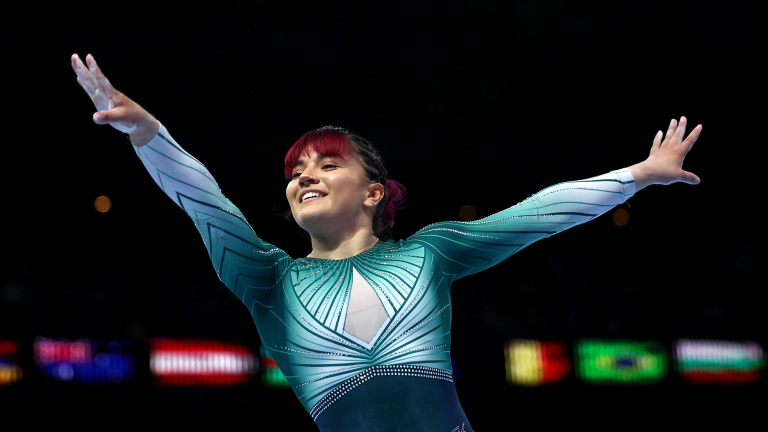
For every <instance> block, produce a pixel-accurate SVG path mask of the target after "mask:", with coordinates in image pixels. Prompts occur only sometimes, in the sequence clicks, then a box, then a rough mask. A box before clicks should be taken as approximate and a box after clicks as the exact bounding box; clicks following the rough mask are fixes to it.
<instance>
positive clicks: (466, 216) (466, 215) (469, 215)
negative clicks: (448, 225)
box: [459, 204, 477, 222]
mask: <svg viewBox="0 0 768 432" xmlns="http://www.w3.org/2000/svg"><path fill="white" fill-rule="evenodd" d="M475 218H477V210H476V209H475V207H474V206H471V205H469V204H467V205H465V206H462V207H461V208H460V209H459V219H461V220H463V221H465V222H466V221H473V220H475Z"/></svg>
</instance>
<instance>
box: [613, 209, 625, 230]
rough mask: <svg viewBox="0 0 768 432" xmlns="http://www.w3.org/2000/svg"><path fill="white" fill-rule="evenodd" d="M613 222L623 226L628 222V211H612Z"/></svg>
mask: <svg viewBox="0 0 768 432" xmlns="http://www.w3.org/2000/svg"><path fill="white" fill-rule="evenodd" d="M613 223H615V224H616V226H624V225H626V224H628V223H629V212H628V211H626V210H624V209H618V210H616V211H615V212H613Z"/></svg>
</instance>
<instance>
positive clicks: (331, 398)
mask: <svg viewBox="0 0 768 432" xmlns="http://www.w3.org/2000/svg"><path fill="white" fill-rule="evenodd" d="M136 152H137V154H138V156H139V158H140V159H141V161H142V162H143V163H144V166H145V167H146V168H147V170H148V171H149V173H150V175H151V176H152V178H153V179H154V180H155V182H156V183H157V184H158V185H159V186H160V187H161V188H162V189H163V191H164V192H165V193H166V194H167V195H168V196H169V197H170V198H171V199H172V200H173V201H174V202H175V203H176V204H178V205H179V206H180V207H181V208H182V209H183V210H184V211H185V212H186V213H187V215H189V217H191V218H192V221H193V222H194V224H195V226H196V227H197V229H198V231H199V232H200V234H201V235H202V237H203V241H204V242H205V246H206V248H207V249H208V254H209V255H210V257H211V261H212V262H213V266H214V269H215V270H216V273H217V274H218V276H219V279H221V281H222V282H224V284H225V285H226V286H227V287H228V288H229V289H230V290H231V291H232V293H234V294H235V295H236V296H237V297H238V298H239V299H240V300H241V301H242V302H243V303H244V304H245V306H246V307H247V308H248V310H249V311H250V312H251V315H252V316H253V319H254V322H255V323H256V327H257V329H258V332H259V336H260V338H261V340H262V343H263V344H264V346H265V347H266V349H267V350H268V351H269V354H270V355H271V356H272V357H273V358H274V360H275V362H277V364H278V366H280V369H281V370H282V372H283V374H284V375H285V377H286V378H287V380H288V382H289V383H290V385H291V387H292V388H293V390H294V392H295V393H296V395H297V396H298V398H299V400H300V401H301V403H302V404H303V405H304V407H305V408H306V409H307V411H308V412H309V413H310V415H312V417H313V419H314V420H315V421H316V422H317V424H318V426H319V427H320V428H321V429H322V430H323V431H331V430H333V431H337V430H397V428H398V427H401V428H403V429H402V430H425V431H427V430H428V431H433V430H445V431H446V432H448V431H451V430H455V431H461V430H471V427H470V426H469V423H468V422H467V421H466V417H465V416H464V413H463V411H461V406H460V405H459V404H458V399H457V398H456V397H455V387H454V386H453V378H452V371H451V359H450V344H451V296H450V287H451V283H452V282H453V281H455V280H457V279H459V278H462V277H464V276H468V275H471V274H473V273H476V272H478V271H481V270H484V269H487V268H489V267H491V266H494V265H496V264H498V263H499V262H501V261H502V260H504V259H506V258H507V257H509V256H510V255H512V254H513V253H515V252H517V251H519V250H521V249H523V248H524V247H526V246H528V245H530V244H531V243H533V242H535V241H537V240H540V239H542V238H545V237H549V236H551V235H553V234H556V233H558V232H560V231H563V230H565V229H568V228H570V227H572V226H574V225H578V224H581V223H584V222H587V221H589V220H591V219H593V218H595V217H597V216H599V215H600V214H602V213H605V212H606V211H608V210H609V209H611V208H612V207H614V206H615V205H617V204H620V203H623V202H624V201H626V200H627V198H629V197H630V196H632V195H633V194H634V192H635V185H634V179H633V178H632V175H631V174H630V172H629V170H626V169H624V170H619V171H612V172H610V173H608V174H605V175H601V176H598V177H594V178H591V179H588V180H580V181H572V182H566V183H560V184H558V185H555V186H552V187H549V188H547V189H544V190H542V191H541V192H539V193H537V194H535V195H533V196H531V197H530V198H528V199H526V200H524V201H522V202H520V203H519V204H516V205H514V206H512V207H510V208H508V209H506V210H504V211H501V212H499V213H496V214H494V215H492V216H489V217H486V218H484V219H480V220H477V221H474V222H440V223H436V224H433V225H429V226H427V227H425V228H423V229H421V230H419V231H418V232H416V233H415V234H414V235H412V236H410V237H408V238H407V239H406V240H399V241H393V240H388V241H379V242H378V243H377V244H376V245H375V246H374V247H373V248H371V249H369V250H367V251H365V252H363V253H361V254H358V255H355V256H353V257H351V258H347V259H341V260H326V259H316V258H298V259H293V258H291V257H290V256H288V254H286V253H285V252H284V251H283V250H281V249H279V248H277V247H275V246H273V245H271V244H269V243H267V242H265V241H263V240H261V239H260V238H259V237H257V236H256V234H255V233H254V231H253V229H252V228H251V226H250V225H249V224H248V222H247V221H246V220H245V217H243V215H242V213H241V212H240V210H238V208H237V207H235V206H234V205H233V204H232V203H231V202H230V201H229V200H228V199H227V198H225V197H224V195H223V194H222V193H221V191H220V189H219V186H218V184H217V183H216V181H215V180H214V179H213V177H212V176H211V174H210V173H209V172H208V170H207V169H206V168H205V167H204V166H203V165H202V164H201V163H200V162H199V161H198V160H197V159H195V158H194V157H192V156H191V155H189V153H187V152H186V151H184V150H183V149H182V148H181V147H180V146H179V145H178V144H177V143H176V142H175V141H174V140H173V139H172V138H171V137H170V135H168V132H167V131H166V129H165V128H164V127H162V126H161V128H160V132H159V133H158V135H157V136H156V137H155V138H154V139H152V141H150V142H149V143H148V144H147V145H145V146H143V147H136ZM353 269H354V272H353ZM355 272H356V273H357V275H355V274H354V273H355ZM355 277H357V278H359V277H362V278H363V280H364V281H365V282H366V283H367V284H368V285H369V286H370V287H372V288H373V291H374V292H375V294H376V296H377V297H378V299H379V301H380V302H381V305H382V306H383V308H384V310H385V311H386V316H385V317H383V318H382V319H383V322H382V324H381V326H380V327H378V329H377V330H376V332H375V335H374V336H373V337H372V338H371V339H370V340H368V341H366V340H364V339H363V338H359V337H356V336H355V335H353V334H351V333H350V332H349V331H347V329H346V327H345V320H346V318H347V307H348V303H349V298H350V289H351V286H352V281H353V278H355Z"/></svg>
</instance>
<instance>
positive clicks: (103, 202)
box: [93, 195, 112, 213]
mask: <svg viewBox="0 0 768 432" xmlns="http://www.w3.org/2000/svg"><path fill="white" fill-rule="evenodd" d="M93 207H95V208H96V211H97V212H99V213H106V212H108V211H109V209H111V208H112V200H110V199H109V197H105V196H104V195H102V196H100V197H98V198H96V200H95V201H94V202H93Z"/></svg>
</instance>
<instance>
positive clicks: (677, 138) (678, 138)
mask: <svg viewBox="0 0 768 432" xmlns="http://www.w3.org/2000/svg"><path fill="white" fill-rule="evenodd" d="M687 125H688V119H686V118H685V116H682V117H680V123H679V124H678V125H677V129H675V134H674V135H673V136H672V142H673V143H674V144H677V145H680V144H681V143H682V142H683V136H685V127H686V126H687Z"/></svg>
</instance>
